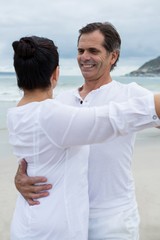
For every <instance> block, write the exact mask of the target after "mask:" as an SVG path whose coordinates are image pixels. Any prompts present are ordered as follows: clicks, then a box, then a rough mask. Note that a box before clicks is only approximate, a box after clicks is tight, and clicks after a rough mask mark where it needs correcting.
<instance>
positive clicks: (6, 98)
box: [0, 73, 160, 130]
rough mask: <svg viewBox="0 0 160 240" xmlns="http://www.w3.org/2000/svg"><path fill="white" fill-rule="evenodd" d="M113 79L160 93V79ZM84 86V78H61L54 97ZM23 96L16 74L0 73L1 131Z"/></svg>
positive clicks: (118, 77)
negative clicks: (11, 109)
mask: <svg viewBox="0 0 160 240" xmlns="http://www.w3.org/2000/svg"><path fill="white" fill-rule="evenodd" d="M112 78H113V79H114V80H116V81H119V82H121V83H124V84H128V83H131V82H136V83H138V84H139V85H141V86H142V87H145V88H147V89H149V90H150V91H152V92H154V93H156V92H160V77H128V76H115V77H114V76H113V77H112ZM82 84H83V78H82V76H60V78H59V81H58V84H57V87H56V89H55V90H54V96H56V95H58V94H59V93H60V92H61V91H66V90H69V89H75V88H77V87H79V86H81V85H82ZM22 95H23V93H22V91H21V90H19V89H18V87H17V81H16V75H15V73H0V130H2V129H6V114H7V110H8V108H10V107H13V106H16V103H17V102H18V101H19V99H20V98H21V97H22Z"/></svg>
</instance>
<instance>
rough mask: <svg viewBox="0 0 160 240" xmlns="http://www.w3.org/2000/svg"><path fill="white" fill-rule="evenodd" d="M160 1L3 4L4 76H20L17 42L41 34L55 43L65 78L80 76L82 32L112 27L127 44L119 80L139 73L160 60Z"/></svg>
mask: <svg viewBox="0 0 160 240" xmlns="http://www.w3.org/2000/svg"><path fill="white" fill-rule="evenodd" d="M159 11H160V1H159V0H111V1H109V0H108V1H107V0H27V1H23V0H21V1H20V0H0V71H14V69H13V49H12V42H13V41H15V40H19V39H20V38H21V37H24V36H31V35H37V36H40V37H47V38H50V39H52V40H54V42H55V44H56V45H57V46H58V49H59V54H60V71H61V74H62V75H80V70H79V68H78V64H77V60H76V55H77V38H78V30H79V29H80V28H81V27H83V26H85V25H86V24H88V23H91V22H105V21H109V22H111V23H112V24H113V25H114V26H115V27H116V29H117V31H118V32H119V34H120V36H121V40H122V46H121V55H120V60H119V62H118V64H117V67H116V69H115V70H114V71H113V73H112V74H113V75H123V74H126V73H129V72H130V71H132V70H136V69H137V68H139V67H140V66H141V65H143V64H144V63H145V62H147V61H149V60H151V59H153V58H156V57H158V56H160V13H159Z"/></svg>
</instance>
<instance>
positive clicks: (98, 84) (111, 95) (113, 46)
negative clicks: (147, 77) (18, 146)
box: [15, 23, 157, 240]
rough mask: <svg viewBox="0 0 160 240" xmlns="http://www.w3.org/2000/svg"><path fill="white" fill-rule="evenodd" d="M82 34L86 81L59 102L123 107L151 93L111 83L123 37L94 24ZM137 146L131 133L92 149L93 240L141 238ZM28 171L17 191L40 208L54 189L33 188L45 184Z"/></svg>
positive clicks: (80, 61) (17, 180) (106, 25)
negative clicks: (121, 104)
mask: <svg viewBox="0 0 160 240" xmlns="http://www.w3.org/2000/svg"><path fill="white" fill-rule="evenodd" d="M79 33H80V35H79V38H78V57H77V60H78V64H79V67H80V70H81V72H82V75H83V77H84V80H85V81H84V84H83V86H82V87H80V88H79V89H78V90H75V91H69V92H66V93H63V94H61V95H59V97H58V98H57V99H59V101H61V102H63V103H65V104H68V105H73V106H79V107H87V106H100V105H104V104H107V103H108V102H109V101H115V102H124V101H127V100H129V99H131V98H133V97H141V96H144V95H146V94H148V93H149V91H148V90H146V89H144V88H142V87H140V86H138V85H137V84H135V83H131V84H128V85H124V84H121V83H118V82H115V81H114V80H112V78H111V75H110V72H111V71H112V70H113V69H114V67H115V66H116V63H117V61H118V59H119V55H120V46H121V39H120V36H119V34H118V32H117V31H116V29H115V28H114V26H113V25H111V24H110V23H91V24H88V25H87V26H85V27H84V28H82V29H81V30H80V31H79ZM153 119H155V121H156V120H157V116H156V115H153ZM126 127H127V126H126ZM134 141H135V134H133V133H130V134H128V135H126V136H121V137H118V138H117V139H115V140H113V141H108V142H107V141H106V142H104V143H101V144H94V145H92V146H90V155H89V168H88V182H89V200H90V219H89V239H90V240H93V239H96V240H100V239H106V240H110V239H114V240H118V239H121V240H122V239H123V240H137V239H138V238H139V214H138V210H137V203H136V197H135V191H134V181H133V177H132V172H131V165H132V153H133V147H134ZM24 172H25V163H24V162H23V164H22V165H21V167H20V170H19V172H18V173H17V176H16V178H15V183H16V186H17V189H18V190H19V191H20V192H21V193H22V194H23V196H24V197H25V198H26V199H27V200H28V203H30V204H31V205H33V204H38V203H39V202H38V201H36V199H37V198H39V197H45V196H47V195H48V193H47V192H43V190H47V189H49V188H50V187H51V185H45V184H44V185H43V184H42V185H39V186H34V184H36V183H40V182H45V181H46V179H45V178H43V177H37V178H29V177H27V176H26V175H25V174H24ZM53 187H54V186H53ZM40 191H41V192H40ZM33 199H34V200H33Z"/></svg>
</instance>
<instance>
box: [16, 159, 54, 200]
mask: <svg viewBox="0 0 160 240" xmlns="http://www.w3.org/2000/svg"><path fill="white" fill-rule="evenodd" d="M26 170H27V163H26V161H25V160H24V159H23V160H22V161H21V162H20V164H19V167H18V170H17V173H16V176H15V185H16V188H17V190H18V191H19V192H20V193H21V194H22V196H23V197H24V198H25V199H26V201H27V202H28V204H29V205H38V204H40V202H39V201H38V200H37V199H39V198H42V197H47V196H48V195H49V192H48V190H49V189H51V188H52V185H51V184H45V182H47V179H46V178H45V177H29V176H27V173H26ZM36 184H38V185H36Z"/></svg>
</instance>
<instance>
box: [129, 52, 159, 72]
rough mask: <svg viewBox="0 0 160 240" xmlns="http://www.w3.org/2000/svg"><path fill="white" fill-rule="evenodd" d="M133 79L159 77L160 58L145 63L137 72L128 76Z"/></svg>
mask: <svg viewBox="0 0 160 240" xmlns="http://www.w3.org/2000/svg"><path fill="white" fill-rule="evenodd" d="M126 75H127V76H131V77H139V76H141V77H143V76H144V77H157V76H160V56H159V57H157V58H155V59H152V60H150V61H149V62H146V63H144V64H143V65H142V66H141V67H140V68H138V69H137V70H135V71H133V72H130V73H129V74H126Z"/></svg>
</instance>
